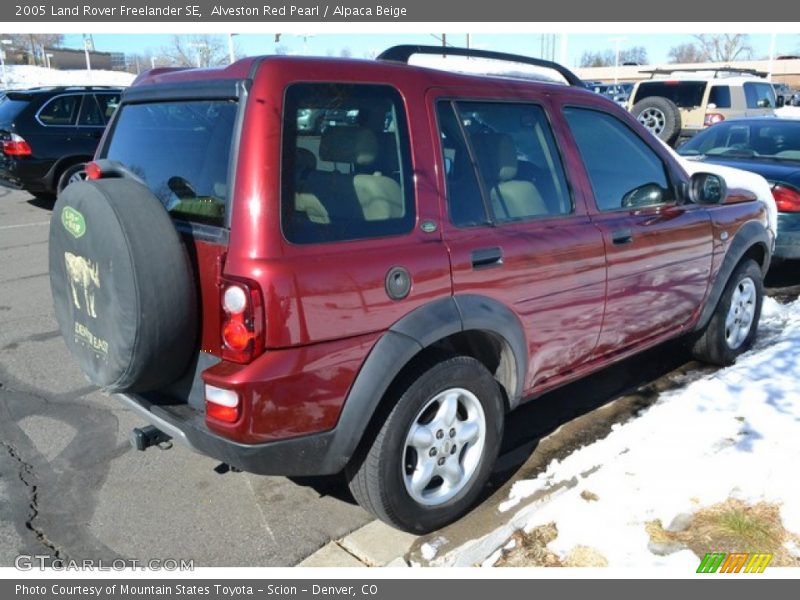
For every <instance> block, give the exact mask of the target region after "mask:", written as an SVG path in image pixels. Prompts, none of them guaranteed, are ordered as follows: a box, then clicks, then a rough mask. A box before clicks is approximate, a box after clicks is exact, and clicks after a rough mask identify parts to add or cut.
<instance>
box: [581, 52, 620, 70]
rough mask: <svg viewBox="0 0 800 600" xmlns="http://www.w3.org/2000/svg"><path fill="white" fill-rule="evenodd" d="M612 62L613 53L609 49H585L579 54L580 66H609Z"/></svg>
mask: <svg viewBox="0 0 800 600" xmlns="http://www.w3.org/2000/svg"><path fill="white" fill-rule="evenodd" d="M613 64H614V53H613V52H612V51H611V50H604V51H602V52H600V51H598V52H591V51H589V50H587V51H586V52H584V53H583V54H582V55H581V62H580V66H581V67H610V66H612V65H613Z"/></svg>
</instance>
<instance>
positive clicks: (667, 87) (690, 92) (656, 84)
mask: <svg viewBox="0 0 800 600" xmlns="http://www.w3.org/2000/svg"><path fill="white" fill-rule="evenodd" d="M706 85H707V83H706V82H705V81H647V82H645V83H640V84H639V89H638V90H637V91H636V98H635V99H634V102H639V100H644V99H645V98H649V97H650V96H663V97H664V98H667V99H669V100H671V101H672V102H674V103H675V104H676V105H678V106H679V107H681V108H692V107H695V106H701V105H702V104H703V94H705V91H706Z"/></svg>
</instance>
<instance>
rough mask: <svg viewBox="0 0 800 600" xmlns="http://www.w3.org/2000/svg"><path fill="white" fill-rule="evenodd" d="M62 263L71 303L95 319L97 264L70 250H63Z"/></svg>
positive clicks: (98, 277)
mask: <svg viewBox="0 0 800 600" xmlns="http://www.w3.org/2000/svg"><path fill="white" fill-rule="evenodd" d="M64 263H65V264H66V265H67V277H68V278H69V286H70V290H71V291H72V303H73V304H74V305H75V308H77V309H78V310H81V309H83V310H84V311H86V314H87V315H89V316H90V317H91V318H93V319H96V318H97V310H96V309H95V296H96V292H97V290H98V289H100V271H99V266H98V264H97V263H96V262H92V261H91V260H89V259H88V258H84V257H83V256H78V255H77V254H73V253H72V252H64ZM79 292H80V293H79ZM81 300H83V304H81Z"/></svg>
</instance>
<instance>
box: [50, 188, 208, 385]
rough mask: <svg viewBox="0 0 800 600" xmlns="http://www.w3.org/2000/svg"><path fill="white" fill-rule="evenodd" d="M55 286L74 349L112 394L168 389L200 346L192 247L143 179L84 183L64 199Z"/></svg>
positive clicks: (54, 226)
mask: <svg viewBox="0 0 800 600" xmlns="http://www.w3.org/2000/svg"><path fill="white" fill-rule="evenodd" d="M50 289H51V292H52V295H53V305H54V309H55V315H56V320H57V321H58V326H59V328H60V330H61V334H62V336H63V337H64V340H65V341H66V344H67V346H68V348H69V349H70V351H71V352H72V354H73V355H74V356H75V358H77V360H78V363H79V364H80V367H81V369H82V370H83V372H84V373H85V374H86V376H87V377H88V379H89V380H90V381H91V382H92V383H94V384H95V385H98V386H100V387H102V388H104V389H105V390H107V391H109V392H123V391H128V392H145V391H150V390H155V389H158V388H161V387H163V386H165V385H167V384H169V383H171V382H173V381H174V380H176V379H177V378H179V377H180V376H181V375H182V374H183V372H184V371H185V370H186V368H187V366H188V364H189V361H190V359H191V358H192V356H193V354H194V352H195V351H196V348H197V331H198V326H197V320H198V318H197V300H196V297H197V296H196V291H195V284H194V279H193V275H192V267H191V263H190V262H189V256H188V252H187V250H186V247H185V246H184V245H183V243H182V242H181V240H180V237H179V235H178V233H177V231H176V230H175V227H174V225H173V224H172V221H171V220H170V217H169V215H168V214H167V212H166V210H165V209H164V207H163V206H162V204H161V202H159V200H158V199H157V198H156V197H155V196H154V195H153V193H152V192H151V191H150V190H149V189H148V188H147V187H145V186H144V185H142V184H140V183H138V182H136V181H132V180H130V179H101V180H98V181H83V182H76V183H73V184H71V185H69V186H68V187H67V188H66V189H65V190H64V192H63V193H62V194H61V195H60V196H59V198H58V201H57V202H56V204H55V207H54V209H53V216H52V219H51V222H50Z"/></svg>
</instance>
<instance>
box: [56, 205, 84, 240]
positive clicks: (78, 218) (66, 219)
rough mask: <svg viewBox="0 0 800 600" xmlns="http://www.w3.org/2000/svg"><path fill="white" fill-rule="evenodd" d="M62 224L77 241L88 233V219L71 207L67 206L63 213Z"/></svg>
mask: <svg viewBox="0 0 800 600" xmlns="http://www.w3.org/2000/svg"><path fill="white" fill-rule="evenodd" d="M61 224H62V225H64V229H66V230H67V231H69V233H70V234H72V236H73V237H75V238H76V239H77V238H79V237H82V236H83V234H84V233H86V219H84V218H83V215H82V214H81V213H79V212H78V211H77V210H75V209H74V208H72V207H71V206H65V207H64V209H63V210H62V211H61Z"/></svg>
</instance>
